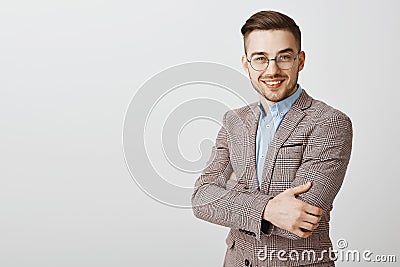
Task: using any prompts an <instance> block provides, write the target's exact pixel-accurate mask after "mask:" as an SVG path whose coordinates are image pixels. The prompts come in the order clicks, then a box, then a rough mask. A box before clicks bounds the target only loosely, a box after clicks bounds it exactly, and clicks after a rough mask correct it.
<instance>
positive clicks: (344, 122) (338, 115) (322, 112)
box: [305, 99, 352, 129]
mask: <svg viewBox="0 0 400 267" xmlns="http://www.w3.org/2000/svg"><path fill="white" fill-rule="evenodd" d="M305 113H306V115H307V116H310V117H311V118H312V120H313V122H314V123H315V124H317V125H320V126H338V127H339V128H343V127H344V128H350V129H351V128H352V122H351V119H350V117H349V116H348V115H346V114H345V113H344V112H342V111H340V110H338V109H336V108H334V107H332V106H330V105H328V104H326V103H325V102H324V101H321V100H317V99H312V103H311V106H310V107H309V108H308V109H307V110H305Z"/></svg>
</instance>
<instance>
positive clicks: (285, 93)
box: [249, 72, 299, 103]
mask: <svg viewBox="0 0 400 267" xmlns="http://www.w3.org/2000/svg"><path fill="white" fill-rule="evenodd" d="M249 78H250V82H251V85H252V86H253V88H254V90H256V92H257V93H258V94H259V95H260V96H262V97H263V98H265V99H266V100H267V101H269V102H273V103H276V102H279V101H282V100H283V99H285V98H287V97H289V96H291V95H292V94H294V92H296V89H297V81H298V78H299V72H296V77H295V79H294V80H293V81H292V82H291V83H289V84H288V85H287V87H286V88H280V89H278V90H277V91H276V92H278V94H277V95H275V97H274V96H268V94H267V91H266V90H263V88H262V87H261V84H262V82H261V81H260V79H261V77H259V78H258V81H257V83H256V82H254V81H253V79H252V78H251V76H250V73H249ZM263 78H268V79H278V78H283V79H285V82H286V81H287V78H288V77H287V76H282V75H279V74H277V75H273V76H267V77H263Z"/></svg>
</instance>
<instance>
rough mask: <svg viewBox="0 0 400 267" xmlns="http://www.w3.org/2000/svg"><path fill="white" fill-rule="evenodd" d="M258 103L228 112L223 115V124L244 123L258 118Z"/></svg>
mask: <svg viewBox="0 0 400 267" xmlns="http://www.w3.org/2000/svg"><path fill="white" fill-rule="evenodd" d="M257 105H258V103H257V102H253V103H250V104H248V105H245V106H242V107H239V108H236V109H231V110H228V111H227V112H226V113H225V114H224V118H223V120H224V122H227V123H235V122H245V121H248V120H251V119H255V118H258V115H259V113H257V109H258V107H257Z"/></svg>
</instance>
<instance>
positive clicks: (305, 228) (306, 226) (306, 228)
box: [299, 222, 315, 232]
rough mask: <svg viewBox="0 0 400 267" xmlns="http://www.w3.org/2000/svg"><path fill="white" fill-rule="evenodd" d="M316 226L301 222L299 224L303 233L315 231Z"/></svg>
mask: <svg viewBox="0 0 400 267" xmlns="http://www.w3.org/2000/svg"><path fill="white" fill-rule="evenodd" d="M314 226H315V225H314V224H312V223H309V222H301V223H299V228H300V230H302V231H303V232H309V231H312V230H314Z"/></svg>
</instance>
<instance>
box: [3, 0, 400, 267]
mask: <svg viewBox="0 0 400 267" xmlns="http://www.w3.org/2000/svg"><path fill="white" fill-rule="evenodd" d="M397 3H398V1H395V0H393V1H388V0H386V1H377V0H375V1H361V0H360V1H311V0H303V1H294V0H293V1H283V0H280V1H262V2H261V1H242V2H241V3H234V2H232V1H209V0H206V1H197V2H195V1H157V2H155V1H143V2H141V3H135V2H134V1H106V0H104V1H94V0H93V1H87V0H85V1H82V0H81V1H77V0H72V1H71V0H70V1H3V2H2V3H1V4H0V38H1V39H0V59H1V61H0V68H1V69H0V71H1V72H0V73H1V75H0V88H1V89H0V90H1V97H0V112H1V113H0V114H1V120H0V123H1V128H0V129H1V131H0V137H1V143H0V144H1V154H0V160H1V165H0V166H1V169H0V177H1V178H0V266H2V267H3V266H4V267H9V266H10V267H11V266H18V267H25V266H41V267H45V266H189V265H190V266H220V265H221V264H222V260H223V256H224V251H225V243H224V239H225V236H226V233H227V229H225V228H223V227H220V226H215V225H211V224H208V223H206V222H203V221H200V220H197V219H195V218H194V217H193V215H192V213H191V211H190V210H188V209H177V208H172V207H169V206H166V205H162V204H160V203H159V202H156V201H154V200H153V199H151V198H150V197H148V196H147V195H146V194H144V193H143V192H142V191H141V190H140V189H139V187H138V186H137V185H136V184H135V183H134V181H133V179H132V178H131V177H130V175H129V172H128V170H127V167H126V165H125V162H124V155H123V152H122V151H123V146H122V129H123V120H124V115H125V111H126V109H127V107H128V105H129V103H130V100H131V98H132V97H133V95H134V94H135V92H136V90H138V88H139V87H140V86H141V85H142V84H143V83H144V82H145V81H146V80H148V79H149V78H150V77H152V76H153V75H155V74H156V73H158V72H159V71H161V70H163V69H165V68H167V67H170V66H172V65H176V64H180V63H184V62H191V61H211V62H218V63H221V64H225V65H227V66H230V67H232V68H234V69H237V70H239V71H242V70H241V64H240V56H241V54H242V41H241V35H240V32H239V30H240V27H241V26H242V24H243V23H244V21H245V20H246V19H247V18H248V17H249V16H250V15H251V14H252V13H254V12H256V11H258V10H261V9H276V10H280V11H283V12H285V13H287V14H289V15H291V16H292V17H294V19H295V20H296V21H297V22H298V24H299V25H300V27H301V29H302V32H303V37H304V38H303V49H304V50H305V51H306V53H307V59H306V67H305V70H304V71H303V72H302V73H301V76H300V82H301V84H302V85H303V87H304V88H306V89H307V90H308V92H309V93H310V94H311V95H312V96H313V97H315V98H318V99H323V100H324V101H325V102H327V103H329V104H331V105H332V106H334V107H337V108H339V109H341V110H342V111H344V112H346V113H347V114H348V115H349V116H350V117H351V119H352V120H353V124H354V150H353V155H352V160H351V162H350V166H349V170H348V173H347V176H346V180H345V183H344V186H343V188H342V190H341V192H340V193H339V195H338V197H337V199H336V201H335V205H334V211H333V220H332V231H331V235H332V239H333V240H334V241H335V240H338V239H339V238H345V239H346V240H347V241H348V243H349V248H351V249H359V250H364V249H369V250H372V251H373V252H374V253H375V254H396V253H398V239H399V238H400V234H399V231H398V227H397V225H399V224H400V218H399V213H398V207H397V203H399V200H400V197H399V194H398V188H399V183H398V180H397V179H398V174H397V170H398V168H397V166H396V164H398V162H399V156H398V149H399V140H400V139H399V138H398V135H399V126H398V117H399V115H400V114H399V110H398V108H397V106H396V104H397V102H398V98H399V97H400V95H399V91H398V90H399V89H398V80H399V75H398V72H399V66H398V64H399V60H400V56H399V55H400V53H399V47H400V41H399V38H398V37H397V35H398V27H399V26H400V18H399V15H398V4H397ZM149 58H150V59H151V60H149ZM243 90H252V89H251V88H250V87H248V88H243ZM216 129H217V128H216V127H213V128H211V127H210V129H208V130H209V131H212V134H214V136H215V134H216ZM187 142H188V144H193V140H192V141H190V142H189V141H187ZM192 182H194V180H193V179H192V180H190V182H189V184H191V183H192ZM396 241H397V242H396ZM397 257H398V258H399V254H397ZM398 260H399V259H398ZM188 262H190V264H188ZM337 265H338V266H353V265H357V266H364V265H365V263H361V264H356V263H338V264H337ZM376 265H377V266H378V265H379V264H376ZM395 265H396V264H390V263H386V264H380V265H379V266H395Z"/></svg>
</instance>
